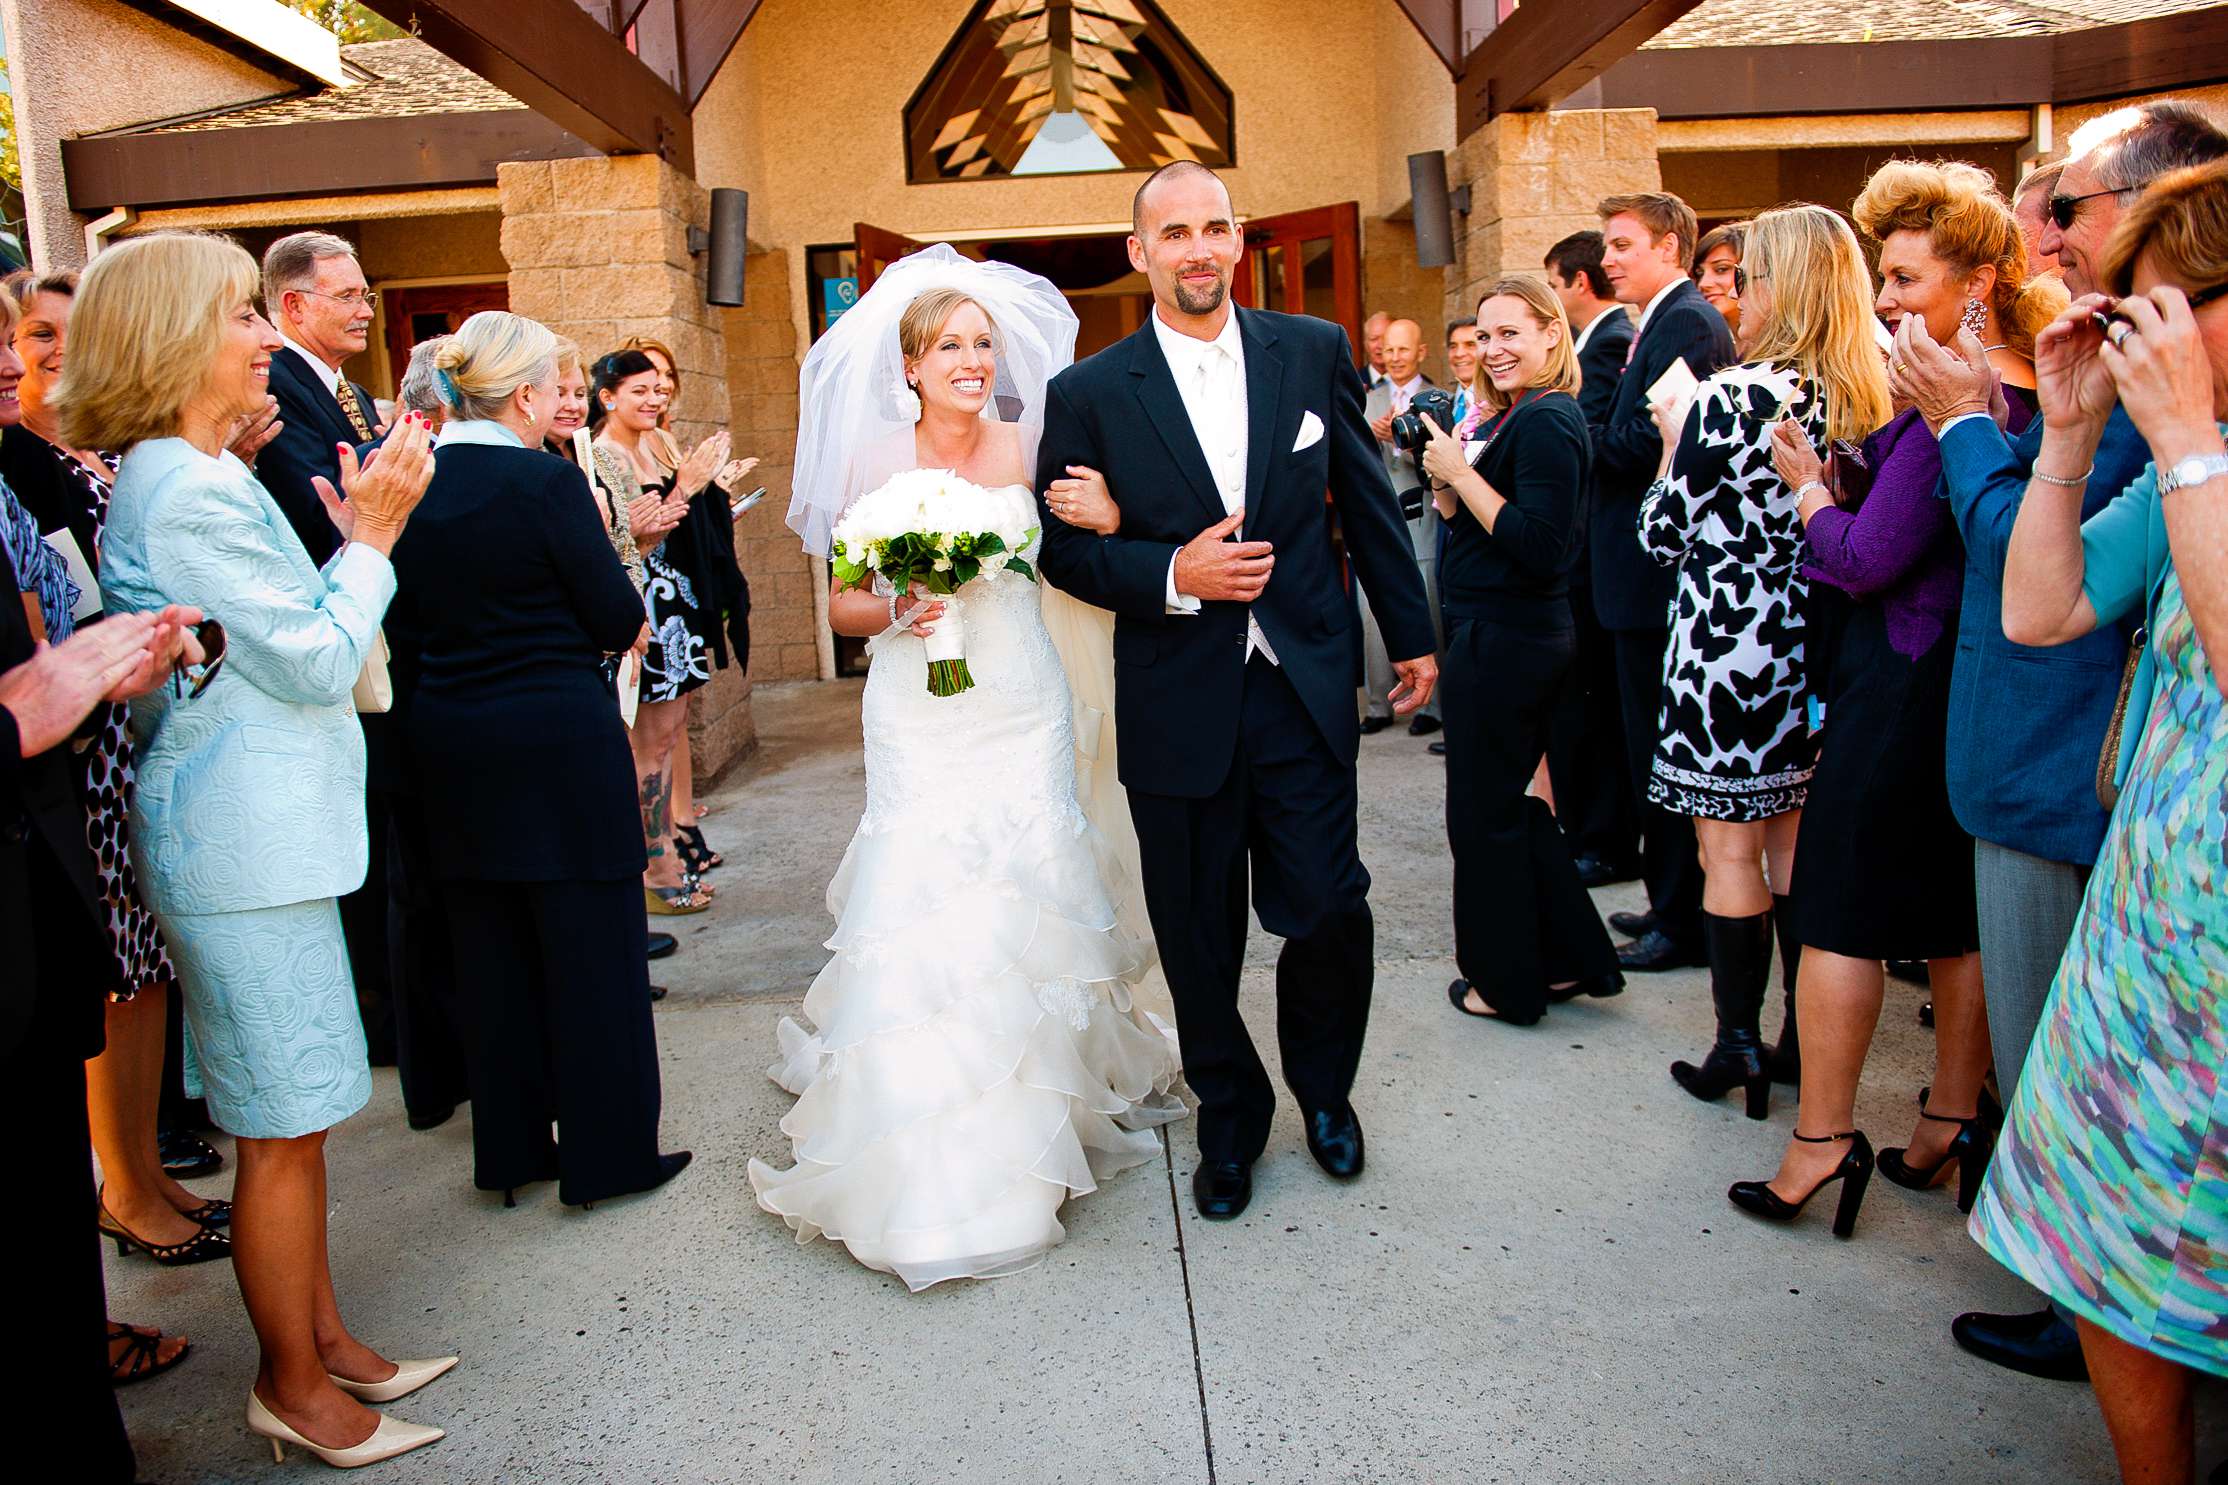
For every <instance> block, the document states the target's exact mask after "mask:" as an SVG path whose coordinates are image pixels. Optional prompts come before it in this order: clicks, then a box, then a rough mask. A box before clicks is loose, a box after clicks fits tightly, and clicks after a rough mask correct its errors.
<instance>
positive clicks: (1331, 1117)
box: [1303, 1104, 1362, 1180]
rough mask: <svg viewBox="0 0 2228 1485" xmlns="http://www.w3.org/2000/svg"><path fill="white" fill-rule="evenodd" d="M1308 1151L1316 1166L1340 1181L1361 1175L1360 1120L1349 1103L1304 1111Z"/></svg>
mask: <svg viewBox="0 0 2228 1485" xmlns="http://www.w3.org/2000/svg"><path fill="white" fill-rule="evenodd" d="M1303 1122H1304V1123H1305V1124H1306V1125H1307V1152H1308V1154H1310V1155H1313V1156H1314V1157H1315V1163H1316V1164H1317V1165H1320V1166H1321V1167H1323V1169H1325V1170H1327V1171H1329V1172H1330V1173H1331V1174H1332V1175H1334V1176H1337V1177H1338V1178H1339V1179H1341V1180H1345V1179H1347V1178H1349V1177H1352V1176H1358V1175H1360V1174H1361V1173H1362V1121H1361V1120H1359V1119H1357V1118H1355V1117H1354V1109H1353V1106H1352V1105H1351V1104H1348V1105H1345V1106H1343V1107H1341V1108H1336V1109H1315V1110H1312V1111H1309V1112H1306V1113H1305V1114H1304V1116H1303Z"/></svg>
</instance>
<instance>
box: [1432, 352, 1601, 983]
mask: <svg viewBox="0 0 2228 1485" xmlns="http://www.w3.org/2000/svg"><path fill="white" fill-rule="evenodd" d="M1479 433H1480V437H1481V438H1482V439H1483V440H1484V441H1485V448H1484V449H1483V450H1482V451H1481V452H1480V453H1479V454H1478V455H1477V456H1476V458H1475V460H1474V461H1473V467H1474V468H1475V469H1476V471H1477V473H1478V474H1479V475H1480V476H1481V477H1482V478H1483V479H1484V481H1485V483H1486V485H1487V487H1488V488H1489V489H1491V490H1492V491H1493V492H1494V493H1496V494H1498V495H1500V496H1501V497H1502V499H1503V500H1505V501H1506V502H1507V504H1505V505H1503V506H1501V507H1500V509H1499V511H1498V513H1497V514H1496V515H1495V517H1494V521H1493V527H1492V529H1491V530H1487V529H1486V527H1485V526H1484V524H1483V523H1481V522H1480V521H1479V520H1478V518H1477V516H1476V514H1475V513H1473V512H1472V511H1471V509H1470V508H1469V507H1468V506H1467V505H1464V504H1460V503H1457V505H1456V506H1455V510H1454V514H1453V515H1452V516H1450V517H1449V518H1447V520H1446V523H1445V524H1446V528H1447V555H1446V561H1445V565H1444V567H1443V569H1442V572H1441V576H1440V592H1441V594H1442V601H1443V602H1444V604H1445V607H1446V613H1447V658H1446V669H1445V671H1444V672H1443V673H1442V674H1441V676H1440V680H1439V686H1440V691H1441V694H1442V695H1443V697H1444V710H1443V712H1442V715H1443V716H1444V717H1445V719H1446V724H1447V843H1448V845H1449V847H1450V849H1451V850H1452V853H1453V856H1454V953H1455V962H1456V965H1457V966H1458V967H1459V968H1460V970H1461V971H1462V978H1463V979H1465V980H1467V981H1469V982H1470V984H1471V985H1472V986H1473V987H1475V989H1476V990H1477V992H1478V994H1479V996H1480V997H1481V998H1482V999H1483V1000H1484V1001H1485V1002H1486V1004H1488V1005H1490V1006H1491V1007H1493V1009H1494V1010H1495V1011H1496V1012H1497V1013H1499V1014H1500V1016H1501V1017H1502V1018H1503V1019H1505V1020H1508V1021H1511V1022H1515V1023H1518V1024H1524V1023H1528V1022H1532V1021H1537V1020H1538V1019H1539V1017H1540V1013H1541V1012H1542V1011H1544V1010H1545V1009H1546V1007H1547V1000H1548V987H1549V986H1550V985H1563V984H1569V983H1571V982H1574V981H1577V980H1581V979H1595V978H1604V979H1605V978H1607V977H1609V976H1611V975H1614V974H1615V973H1616V972H1617V957H1616V953H1615V951H1614V950H1613V949H1611V948H1610V945H1609V935H1608V934H1607V933H1605V932H1604V931H1603V929H1602V926H1601V920H1600V918H1598V917H1597V916H1595V913H1594V906H1593V900H1592V899H1591V898H1589V897H1588V896H1587V895H1586V889H1585V888H1584V887H1583V886H1581V885H1580V883H1579V880H1578V868H1577V867H1576V866H1575V865H1573V864H1572V860H1571V848H1570V844H1569V842H1568V841H1567V840H1566V839H1565V838H1564V833H1563V830H1562V829H1561V828H1560V827H1559V826H1558V825H1557V823H1556V820H1555V816H1554V813H1553V812H1552V811H1550V810H1549V809H1548V807H1547V804H1546V802H1545V801H1544V800H1540V799H1536V798H1533V797H1531V796H1530V795H1528V794H1527V793H1526V792H1525V789H1526V786H1527V785H1529V784H1530V783H1531V780H1532V773H1533V771H1534V770H1535V769H1536V768H1537V767H1538V766H1539V760H1540V754H1541V752H1542V751H1543V750H1544V749H1545V748H1546V747H1547V738H1548V732H1549V729H1550V725H1551V723H1552V722H1553V720H1554V716H1555V706H1556V703H1557V701H1558V700H1559V699H1560V698H1561V696H1562V694H1563V691H1564V689H1565V686H1566V683H1567V681H1568V679H1569V676H1570V669H1571V664H1572V661H1573V660H1574V659H1575V657H1576V655H1577V648H1578V641H1577V636H1576V634H1575V633H1574V631H1573V627H1572V624H1571V617H1570V589H1569V579H1570V571H1571V568H1572V567H1573V566H1574V565H1575V564H1576V562H1577V559H1578V552H1579V534H1580V523H1579V512H1580V510H1581V509H1582V503H1581V497H1582V492H1583V491H1584V490H1585V488H1586V473H1587V468H1588V465H1589V463H1590V454H1589V447H1588V440H1587V434H1586V419H1585V415H1584V414H1583V413H1582V412H1580V411H1579V408H1578V403H1577V402H1576V401H1575V400H1574V399H1573V398H1572V397H1570V396H1569V395H1568V394H1567V393H1563V392H1538V391H1533V392H1529V393H1527V394H1525V396H1524V397H1523V398H1522V400H1520V401H1519V402H1518V403H1517V404H1516V405H1515V406H1514V407H1512V408H1511V409H1510V410H1508V411H1506V412H1504V413H1502V414H1500V415H1499V416H1497V417H1495V418H1494V419H1493V420H1492V421H1490V422H1489V423H1487V424H1485V425H1484V426H1483V427H1482V428H1481V429H1480V430H1479Z"/></svg>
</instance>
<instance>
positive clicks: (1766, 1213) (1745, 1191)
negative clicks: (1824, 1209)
mask: <svg viewBox="0 0 2228 1485" xmlns="http://www.w3.org/2000/svg"><path fill="white" fill-rule="evenodd" d="M1795 1138H1796V1139H1798V1140H1800V1141H1802V1143H1804V1144H1806V1145H1830V1144H1833V1143H1834V1142H1835V1141H1837V1140H1847V1141H1848V1142H1849V1148H1848V1150H1847V1151H1845V1152H1844V1153H1843V1154H1842V1157H1841V1163H1840V1164H1839V1165H1836V1166H1835V1167H1834V1168H1833V1170H1832V1172H1831V1173H1830V1174H1829V1175H1827V1176H1826V1178H1825V1179H1824V1180H1822V1181H1820V1182H1819V1183H1818V1184H1817V1185H1815V1186H1813V1187H1811V1188H1810V1189H1809V1190H1808V1191H1806V1192H1804V1193H1803V1198H1802V1200H1801V1201H1795V1202H1790V1201H1788V1200H1787V1199H1786V1198H1785V1197H1783V1196H1781V1195H1780V1194H1779V1193H1778V1192H1776V1191H1774V1190H1772V1188H1771V1185H1770V1183H1768V1182H1765V1181H1735V1182H1734V1183H1733V1184H1732V1185H1731V1186H1730V1187H1728V1188H1727V1189H1726V1192H1725V1196H1726V1199H1727V1200H1728V1201H1730V1202H1732V1203H1733V1205H1735V1206H1737V1207H1739V1208H1740V1209H1741V1210H1742V1211H1744V1212H1747V1213H1748V1214H1749V1215H1750V1216H1752V1217H1762V1218H1764V1219H1765V1220H1767V1221H1771V1222H1792V1221H1794V1220H1795V1219H1796V1218H1797V1217H1799V1216H1801V1215H1802V1210H1803V1208H1804V1207H1806V1206H1809V1205H1810V1199H1811V1198H1812V1197H1813V1196H1816V1195H1817V1194H1818V1193H1819V1192H1821V1191H1823V1190H1825V1189H1826V1188H1827V1187H1828V1186H1831V1185H1832V1184H1833V1183H1834V1182H1836V1181H1839V1182H1841V1202H1840V1205H1838V1206H1837V1207H1835V1208H1834V1214H1833V1235H1834V1236H1835V1237H1837V1238H1846V1237H1848V1236H1850V1235H1851V1234H1852V1233H1854V1232H1855V1231H1856V1230H1857V1209H1858V1208H1859V1207H1861V1206H1863V1205H1864V1188H1865V1186H1866V1185H1867V1184H1868V1183H1870V1181H1871V1180H1872V1167H1873V1164H1874V1160H1873V1155H1872V1141H1870V1140H1868V1139H1866V1138H1865V1137H1864V1131H1863V1130H1861V1129H1850V1130H1845V1131H1843V1132H1842V1133H1840V1134H1800V1133H1798V1134H1797V1135H1796V1136H1795Z"/></svg>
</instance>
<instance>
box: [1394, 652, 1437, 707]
mask: <svg viewBox="0 0 2228 1485" xmlns="http://www.w3.org/2000/svg"><path fill="white" fill-rule="evenodd" d="M1393 674H1394V675H1396V676H1398V677H1400V684H1398V685H1396V686H1394V687H1393V688H1392V698H1391V699H1392V709H1393V714H1394V715H1395V716H1400V717H1405V716H1407V715H1408V714H1409V713H1410V712H1412V711H1414V710H1415V709H1416V708H1417V707H1419V706H1422V705H1423V704H1424V703H1425V702H1427V701H1429V700H1430V699H1431V690H1432V688H1433V687H1434V686H1436V685H1438V684H1439V662H1438V660H1437V659H1436V658H1435V657H1433V656H1430V655H1425V656H1424V657H1423V658H1422V659H1420V660H1395V661H1394V662H1393Z"/></svg>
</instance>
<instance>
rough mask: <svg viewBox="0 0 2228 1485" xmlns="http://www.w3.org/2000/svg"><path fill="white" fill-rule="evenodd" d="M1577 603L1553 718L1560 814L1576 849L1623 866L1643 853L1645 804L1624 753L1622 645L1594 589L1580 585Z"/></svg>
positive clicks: (1551, 754)
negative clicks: (1599, 613)
mask: <svg viewBox="0 0 2228 1485" xmlns="http://www.w3.org/2000/svg"><path fill="white" fill-rule="evenodd" d="M1570 609H1571V629H1572V636H1573V652H1572V656H1571V666H1570V673H1569V674H1568V675H1567V676H1566V677H1565V678H1564V681H1563V688H1562V690H1561V692H1560V693H1558V694H1557V696H1556V698H1555V704H1554V707H1553V713H1552V715H1551V717H1550V718H1549V720H1548V725H1547V776H1548V780H1549V782H1551V783H1552V784H1553V785H1554V787H1555V819H1556V822H1557V823H1558V824H1559V825H1561V826H1562V828H1563V834H1564V835H1565V836H1567V837H1569V839H1570V845H1571V850H1572V851H1573V852H1574V853H1576V854H1578V855H1581V856H1596V857H1599V858H1600V859H1601V860H1602V861H1604V862H1606V863H1608V864H1609V865H1610V866H1612V867H1622V866H1625V865H1628V864H1630V863H1631V862H1632V860H1633V858H1634V856H1635V855H1636V854H1637V853H1638V847H1639V842H1640V806H1639V803H1638V801H1637V800H1635V799H1634V797H1633V793H1632V770H1631V768H1630V766H1629V765H1628V763H1627V761H1626V756H1625V723H1624V708H1623V706H1622V705H1620V704H1619V701H1618V689H1617V646H1616V642H1615V641H1614V640H1613V639H1612V638H1611V637H1610V634H1609V631H1608V630H1606V629H1604V628H1602V627H1601V620H1600V619H1599V618H1597V617H1596V616H1595V614H1594V598H1593V594H1592V592H1591V591H1590V590H1584V589H1577V588H1574V589H1573V590H1572V592H1571V600H1570Z"/></svg>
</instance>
